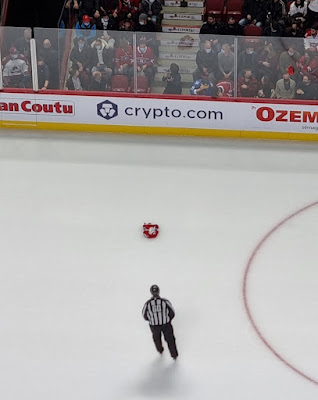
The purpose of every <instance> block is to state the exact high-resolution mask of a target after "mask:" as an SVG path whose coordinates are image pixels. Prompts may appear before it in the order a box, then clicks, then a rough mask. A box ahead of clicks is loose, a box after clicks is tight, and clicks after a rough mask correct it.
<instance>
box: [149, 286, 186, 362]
mask: <svg viewBox="0 0 318 400" xmlns="http://www.w3.org/2000/svg"><path fill="white" fill-rule="evenodd" d="M150 293H151V295H152V297H151V299H149V300H148V301H147V302H146V303H145V305H144V307H143V309H142V316H143V317H144V319H145V320H146V321H148V322H149V326H150V330H151V332H152V338H153V341H154V343H155V346H156V349H157V351H158V352H159V353H160V354H162V353H163V351H164V348H163V346H162V341H161V336H162V334H163V336H164V338H165V341H166V342H167V344H168V348H169V351H170V355H171V357H172V358H173V359H174V360H176V359H177V357H178V350H177V346H176V339H175V337H174V333H173V327H172V324H171V321H172V320H173V318H174V316H175V312H174V309H173V307H172V305H171V303H170V301H169V300H167V299H164V298H162V297H160V289H159V287H158V286H157V285H152V286H151V288H150Z"/></svg>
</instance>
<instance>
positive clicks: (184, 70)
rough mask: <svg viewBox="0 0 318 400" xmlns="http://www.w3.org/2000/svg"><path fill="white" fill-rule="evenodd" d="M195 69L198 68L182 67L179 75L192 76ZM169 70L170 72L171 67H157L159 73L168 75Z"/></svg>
mask: <svg viewBox="0 0 318 400" xmlns="http://www.w3.org/2000/svg"><path fill="white" fill-rule="evenodd" d="M195 69H196V68H183V67H180V68H179V73H180V74H192V73H193V72H194V70H195ZM169 70H170V68H169V67H162V66H161V67H157V71H158V72H162V73H166V72H168V71H169Z"/></svg>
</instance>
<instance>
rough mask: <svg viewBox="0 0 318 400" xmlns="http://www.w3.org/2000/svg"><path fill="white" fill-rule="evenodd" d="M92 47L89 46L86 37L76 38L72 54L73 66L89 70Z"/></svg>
mask: <svg viewBox="0 0 318 400" xmlns="http://www.w3.org/2000/svg"><path fill="white" fill-rule="evenodd" d="M90 59H91V49H90V48H89V47H88V45H87V43H86V40H85V38H84V37H83V36H82V37H79V38H75V39H74V47H73V49H72V51H71V54H70V60H71V61H72V63H73V65H72V67H75V68H83V71H86V72H89V71H90V65H91V60H90Z"/></svg>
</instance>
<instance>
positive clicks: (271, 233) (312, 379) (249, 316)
mask: <svg viewBox="0 0 318 400" xmlns="http://www.w3.org/2000/svg"><path fill="white" fill-rule="evenodd" d="M317 205H318V201H316V202H314V203H311V204H309V205H308V206H306V207H303V208H301V209H300V210H298V211H295V212H294V213H293V214H291V215H289V216H288V217H286V218H284V219H283V220H282V221H281V222H279V223H278V224H277V225H275V226H274V228H272V229H271V230H270V231H269V232H268V233H267V234H266V235H265V236H264V237H263V238H262V239H261V241H260V242H259V243H258V244H257V246H256V247H255V249H254V250H253V252H252V254H251V256H250V258H249V260H248V263H247V265H246V268H245V273H244V279H243V300H244V307H245V311H246V313H247V316H248V319H249V321H250V323H251V325H252V327H253V329H254V331H255V332H256V334H257V336H258V337H259V338H260V340H261V341H262V342H263V344H264V345H265V346H266V347H267V348H268V349H269V350H270V351H271V352H272V353H273V354H274V356H275V357H276V358H278V360H280V361H281V362H282V363H283V364H285V366H286V367H288V368H290V369H291V370H293V371H294V372H295V373H296V374H298V375H300V376H302V377H303V378H305V379H307V380H308V381H310V382H311V383H314V384H315V385H318V380H317V379H314V378H312V377H311V376H309V375H307V374H305V373H304V372H303V371H301V370H300V369H298V368H296V367H295V366H294V365H292V364H291V363H290V362H289V361H288V360H286V359H285V358H284V357H283V356H281V355H280V354H279V352H278V351H277V350H276V349H275V348H274V347H273V346H272V345H271V344H270V343H269V341H268V340H267V339H266V338H265V337H264V335H263V334H262V332H261V330H260V328H259V327H258V326H257V324H256V322H255V320H254V318H253V315H252V313H251V310H250V306H249V303H248V298H247V297H248V296H247V291H248V288H247V286H248V276H249V273H250V271H251V269H252V265H253V261H254V260H255V258H256V255H257V253H258V252H259V250H260V249H261V247H262V246H263V244H264V243H265V242H266V241H267V239H268V238H269V237H270V236H272V235H273V234H274V233H275V232H276V231H278V230H279V229H280V228H281V227H282V226H283V225H284V224H286V223H287V222H288V221H290V220H291V219H292V218H294V217H296V216H297V215H299V214H301V213H303V212H305V211H308V210H309V209H310V208H312V207H314V206H317Z"/></svg>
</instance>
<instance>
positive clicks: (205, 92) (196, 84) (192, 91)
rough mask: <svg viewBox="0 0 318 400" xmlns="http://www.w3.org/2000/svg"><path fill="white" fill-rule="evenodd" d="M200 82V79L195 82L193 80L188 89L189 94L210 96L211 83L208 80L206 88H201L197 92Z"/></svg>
mask: <svg viewBox="0 0 318 400" xmlns="http://www.w3.org/2000/svg"><path fill="white" fill-rule="evenodd" d="M201 83H202V79H198V80H196V81H195V82H193V85H192V87H191V89H190V94H197V95H200V96H212V93H213V83H212V82H209V87H208V88H207V89H203V90H202V91H201V92H199V93H197V89H199V88H200V86H201Z"/></svg>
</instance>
